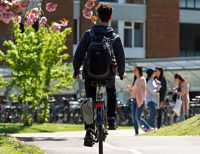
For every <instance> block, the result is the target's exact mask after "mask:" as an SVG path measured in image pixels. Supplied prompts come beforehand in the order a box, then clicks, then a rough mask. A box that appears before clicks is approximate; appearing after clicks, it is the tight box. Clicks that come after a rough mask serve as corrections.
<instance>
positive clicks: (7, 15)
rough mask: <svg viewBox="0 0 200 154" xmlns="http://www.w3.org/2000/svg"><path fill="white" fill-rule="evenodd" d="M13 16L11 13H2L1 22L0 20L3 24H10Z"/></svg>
mask: <svg viewBox="0 0 200 154" xmlns="http://www.w3.org/2000/svg"><path fill="white" fill-rule="evenodd" d="M13 15H14V14H13V13H12V12H4V13H3V14H2V17H1V20H2V21H3V22H4V23H6V24H8V23H9V22H10V20H11V19H12V17H13Z"/></svg>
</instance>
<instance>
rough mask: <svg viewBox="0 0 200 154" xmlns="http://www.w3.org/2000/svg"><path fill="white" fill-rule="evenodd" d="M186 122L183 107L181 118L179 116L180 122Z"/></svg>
mask: <svg viewBox="0 0 200 154" xmlns="http://www.w3.org/2000/svg"><path fill="white" fill-rule="evenodd" d="M184 120H185V115H184V114H183V107H182V108H181V113H180V116H179V122H182V121H184Z"/></svg>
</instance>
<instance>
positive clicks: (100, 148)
mask: <svg viewBox="0 0 200 154" xmlns="http://www.w3.org/2000/svg"><path fill="white" fill-rule="evenodd" d="M98 132H99V133H98V141H99V154H103V141H104V132H103V126H102V125H99V126H98Z"/></svg>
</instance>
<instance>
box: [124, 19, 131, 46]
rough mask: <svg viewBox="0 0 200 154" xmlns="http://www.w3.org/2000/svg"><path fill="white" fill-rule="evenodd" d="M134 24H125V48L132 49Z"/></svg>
mask: <svg viewBox="0 0 200 154" xmlns="http://www.w3.org/2000/svg"><path fill="white" fill-rule="evenodd" d="M132 33H133V32H132V22H125V23H124V47H132V46H133V45H132Z"/></svg>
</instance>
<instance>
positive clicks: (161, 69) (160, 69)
mask: <svg viewBox="0 0 200 154" xmlns="http://www.w3.org/2000/svg"><path fill="white" fill-rule="evenodd" d="M156 70H158V71H160V78H162V77H163V76H164V71H163V68H162V67H156Z"/></svg>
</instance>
